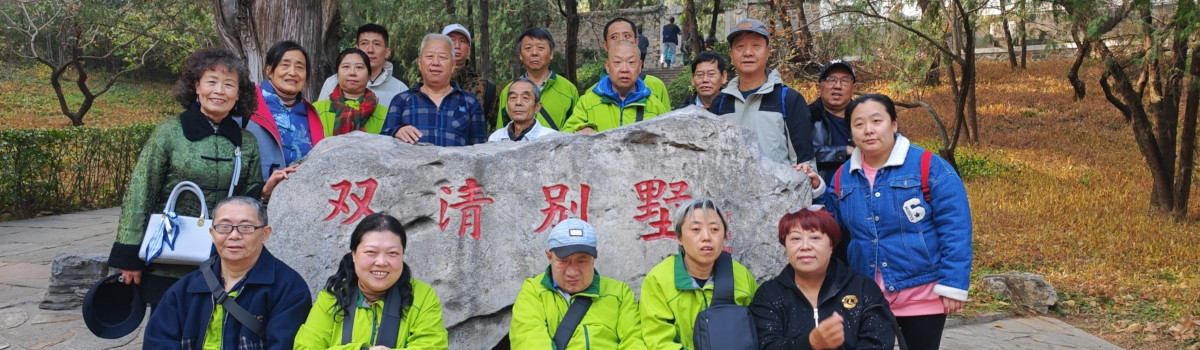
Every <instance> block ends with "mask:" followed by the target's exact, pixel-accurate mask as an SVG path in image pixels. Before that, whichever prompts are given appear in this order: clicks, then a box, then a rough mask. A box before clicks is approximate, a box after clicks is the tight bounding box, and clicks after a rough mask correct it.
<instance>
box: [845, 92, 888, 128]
mask: <svg viewBox="0 0 1200 350" xmlns="http://www.w3.org/2000/svg"><path fill="white" fill-rule="evenodd" d="M867 101H875V102H879V104H882V105H883V109H884V110H885V111H887V114H888V116H889V117H892V121H893V122H894V121H896V104H895V103H893V102H892V99H891V98H889V97H887V95H883V94H866V95H862V96H859V97H858V98H856V99H854V101H850V105H847V106H846V118H850V115H852V114H854V108H855V107H858V105H860V104H863V103H865V102H867ZM847 121H849V119H847Z"/></svg>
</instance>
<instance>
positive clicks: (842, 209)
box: [817, 133, 972, 301]
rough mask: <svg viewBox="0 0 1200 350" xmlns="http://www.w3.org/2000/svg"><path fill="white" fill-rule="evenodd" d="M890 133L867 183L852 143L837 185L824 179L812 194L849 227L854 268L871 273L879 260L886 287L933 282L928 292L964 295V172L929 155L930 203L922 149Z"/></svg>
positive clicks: (967, 222) (967, 219)
mask: <svg viewBox="0 0 1200 350" xmlns="http://www.w3.org/2000/svg"><path fill="white" fill-rule="evenodd" d="M923 152H925V150H924V149H922V148H920V147H917V146H913V145H912V144H911V143H910V142H909V141H908V139H907V138H905V137H904V136H901V135H900V134H899V133H897V134H896V145H895V146H894V147H893V148H892V154H891V157H889V158H888V161H887V163H886V164H885V165H884V166H883V167H882V168H880V169H879V172H878V173H877V174H876V175H875V187H874V188H871V185H870V183H869V182H867V179H866V177H865V176H864V175H863V172H862V154H861V153H860V152H859V151H858V150H855V151H854V154H853V155H852V156H851V157H850V160H848V161H846V164H845V166H843V168H842V170H841V186H840V191H839V192H838V193H835V191H837V190H835V189H834V186H832V185H831V186H829V188H828V189H827V190H826V192H825V193H824V194H822V195H821V196H820V197H819V198H817V201H818V202H820V203H821V204H824V205H825V207H826V208H827V209H828V210H829V211H830V212H832V213H833V214H834V216H836V217H837V218H838V223H839V224H841V225H842V227H843V228H845V229H846V231H848V232H849V233H850V236H851V240H850V245H849V247H848V248H847V256H848V257H849V259H850V266H851V267H853V268H854V270H855V271H858V273H860V274H862V275H864V276H868V277H873V276H875V270H876V269H877V268H878V270H879V271H880V274H882V275H883V283H884V290H885V291H887V292H888V293H896V292H899V291H900V290H902V289H906V288H912V287H916V286H920V285H924V284H928V283H930V282H937V285H936V286H935V287H934V290H933V291H934V293H936V294H938V295H940V296H945V297H948V298H951V299H955V300H962V301H965V300H967V289H968V286H969V285H970V280H971V258H972V248H971V234H972V233H971V231H972V229H971V208H970V204H969V203H968V201H967V192H966V188H964V187H963V183H962V179H961V178H959V177H958V173H956V172H955V171H954V168H952V167H950V163H948V162H946V161H945V160H944V159H942V158H941V157H936V156H935V157H932V159H931V160H930V164H929V168H930V169H929V187H930V198H931V201H932V203H930V202H926V201H925V196H924V195H923V194H922V193H921V154H922V153H923Z"/></svg>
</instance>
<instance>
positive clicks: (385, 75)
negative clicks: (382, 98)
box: [334, 61, 393, 88]
mask: <svg viewBox="0 0 1200 350" xmlns="http://www.w3.org/2000/svg"><path fill="white" fill-rule="evenodd" d="M380 68H381V69H382V70H383V72H381V73H379V75H377V76H375V79H373V80H367V87H369V88H371V87H376V86H380V85H383V83H386V82H387V81H388V79H393V78H392V62H388V61H383V67H380ZM335 76H336V74H335ZM334 80H336V79H334Z"/></svg>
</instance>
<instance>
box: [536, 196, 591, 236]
mask: <svg viewBox="0 0 1200 350" xmlns="http://www.w3.org/2000/svg"><path fill="white" fill-rule="evenodd" d="M569 191H570V188H568V187H567V185H563V184H557V185H554V186H542V194H544V195H545V196H546V204H548V206H547V207H546V209H542V214H546V219H545V220H543V221H542V225H541V226H538V228H537V229H536V230H533V232H542V231H545V230H546V229H547V228H550V227H553V226H554V225H557V224H558V222H559V221H562V220H564V219H566V218H567V214H568V211H569V212H570V214H574V215H580V216H581V217H580V219H581V220H583V221H587V207H588V195H589V194H591V193H592V188H591V187H589V186H588V185H584V184H580V185H579V202H576V201H571V202H570V204H571V207H570V208H567V206H565V205H563V204H564V202H566V201H567V192H569Z"/></svg>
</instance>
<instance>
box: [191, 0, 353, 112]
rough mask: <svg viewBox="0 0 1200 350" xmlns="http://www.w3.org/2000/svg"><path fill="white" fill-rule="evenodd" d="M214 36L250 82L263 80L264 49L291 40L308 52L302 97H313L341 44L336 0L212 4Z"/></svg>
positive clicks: (244, 0) (231, 0) (235, 0)
mask: <svg viewBox="0 0 1200 350" xmlns="http://www.w3.org/2000/svg"><path fill="white" fill-rule="evenodd" d="M212 2H213V9H214V11H215V19H216V22H217V32H218V33H219V34H220V36H221V42H222V43H224V46H225V48H227V49H229V50H230V51H233V52H234V53H235V54H237V55H239V56H241V57H242V58H244V59H245V60H246V63H247V65H248V66H249V68H250V80H253V81H255V82H261V81H262V79H263V68H264V65H265V62H264V58H265V56H266V53H267V50H268V49H270V48H271V46H273V45H275V43H277V42H279V41H282V40H292V41H295V42H296V43H298V44H300V46H303V47H304V48H305V50H307V51H308V56H309V60H310V62H308V65H309V67H312V68H313V69H312V71H313V72H314V74H313V75H314V76H310V77H308V84H307V86H305V89H304V94H305V95H307V96H316V95H317V93H319V92H320V90H321V82H323V81H325V78H326V77H327V76H328V75H331V73H332V72H333V71H334V69H333V65H334V61H335V60H336V59H337V54H338V51H337V44H338V42H339V41H341V25H342V15H341V13H340V12H339V10H338V9H339V5H340V0H291V1H279V0H276V1H268V0H212Z"/></svg>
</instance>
